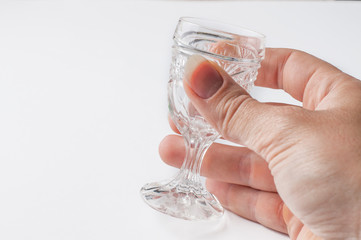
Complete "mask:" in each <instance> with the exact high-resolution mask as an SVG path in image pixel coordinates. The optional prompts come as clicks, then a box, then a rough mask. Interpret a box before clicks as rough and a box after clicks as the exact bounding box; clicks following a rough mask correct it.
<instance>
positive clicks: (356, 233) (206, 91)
mask: <svg viewBox="0 0 361 240" xmlns="http://www.w3.org/2000/svg"><path fill="white" fill-rule="evenodd" d="M210 83H213V84H210ZM256 84H257V85H259V86H263V87H269V88H281V89H284V90H285V91H286V92H288V93H289V94H290V95H291V96H292V97H294V98H295V99H297V100H299V101H302V102H303V107H297V106H291V105H283V104H282V105H281V104H280V105H278V104H267V103H260V102H257V101H256V100H254V99H252V98H251V97H250V96H249V95H248V94H247V93H246V92H245V91H244V90H243V89H242V88H241V87H240V86H239V85H237V84H236V83H235V82H234V81H233V79H232V78H231V77H230V76H229V75H228V74H227V73H226V72H225V71H224V70H222V69H221V68H220V67H219V66H217V65H216V64H214V63H211V62H208V61H206V60H205V59H203V58H202V57H200V56H192V57H191V58H190V60H189V61H188V63H187V67H186V78H185V81H184V88H185V91H186V93H187V95H188V97H189V98H190V100H191V101H192V103H193V105H194V107H195V108H196V109H197V110H198V112H199V113H200V114H201V115H202V116H204V117H205V118H206V120H207V121H208V122H209V123H210V124H211V125H212V126H213V127H214V128H215V129H216V130H217V131H218V132H219V133H220V134H221V135H222V136H223V137H224V138H225V139H226V140H229V141H232V142H235V143H238V144H241V145H244V146H245V147H235V146H228V145H222V144H213V145H212V146H211V147H210V149H209V150H208V152H207V154H206V156H205V159H204V160H203V165H202V169H201V174H202V175H204V176H206V177H207V188H208V189H209V190H210V191H211V192H212V193H213V194H215V195H216V196H217V197H218V199H219V200H220V202H221V203H222V205H223V206H224V207H225V208H227V209H229V210H230V211H233V212H235V213H236V214H238V215H240V216H242V217H245V218H248V219H250V220H253V221H256V222H259V223H261V224H263V225H264V226H266V227H269V228H272V229H275V230H277V231H280V232H284V233H288V234H289V235H290V237H291V239H299V240H301V239H320V238H324V239H360V238H361V104H360V103H361V101H360V100H361V82H360V81H358V80H357V79H355V78H353V77H351V76H349V75H347V74H345V73H343V72H341V71H340V70H338V69H337V68H335V67H333V66H332V65H330V64H328V63H326V62H324V61H322V60H320V59H318V58H315V57H313V56H311V55H309V54H306V53H304V52H300V51H296V50H290V49H267V51H266V57H265V60H264V61H263V63H262V67H261V68H260V70H259V75H258V80H257V81H256ZM212 86H218V88H215V87H212ZM184 154H185V153H184V145H183V140H182V138H181V137H180V136H168V137H166V138H165V139H164V140H163V141H162V143H161V145H160V155H161V157H162V159H163V160H164V161H165V162H166V163H168V164H170V165H173V166H176V167H180V166H181V164H182V161H183V158H184Z"/></svg>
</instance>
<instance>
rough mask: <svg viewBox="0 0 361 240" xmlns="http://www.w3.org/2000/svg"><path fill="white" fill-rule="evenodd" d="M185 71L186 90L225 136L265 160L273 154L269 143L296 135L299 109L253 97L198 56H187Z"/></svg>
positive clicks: (286, 144)
mask: <svg viewBox="0 0 361 240" xmlns="http://www.w3.org/2000/svg"><path fill="white" fill-rule="evenodd" d="M185 72H186V73H185V80H184V81H183V86H184V89H185V92H186V93H187V95H188V97H189V98H190V100H191V102H192V103H193V105H194V106H195V108H196V109H197V110H198V112H199V113H200V114H201V115H202V116H203V117H204V118H205V119H206V120H207V121H208V122H209V123H210V124H211V125H212V126H213V127H214V128H215V129H216V130H217V131H218V132H219V133H220V134H221V135H222V136H223V137H224V138H225V139H227V140H229V141H232V142H236V143H239V144H241V145H246V146H247V147H248V148H250V149H251V150H253V151H255V152H257V153H258V154H260V155H261V156H262V157H263V158H264V159H266V160H267V161H268V160H269V158H270V157H272V155H273V154H274V153H273V152H271V151H273V150H274V148H272V147H271V146H273V145H275V144H276V145H279V143H280V142H282V141H284V140H285V139H287V138H288V136H290V135H293V134H295V133H294V132H295V130H294V127H295V126H298V124H299V121H297V119H295V120H293V118H297V117H298V116H299V115H300V114H294V112H296V111H302V109H301V108H296V107H294V106H275V105H269V104H265V103H260V102H258V101H256V100H254V99H253V98H251V97H250V96H249V95H248V93H247V92H246V91H245V90H244V89H242V88H241V87H240V86H239V85H238V84H237V83H236V82H234V81H233V79H232V78H231V77H230V76H229V75H228V74H227V73H226V72H225V71H224V70H223V69H221V68H220V67H219V66H217V65H215V64H214V63H211V62H209V61H207V60H206V59H204V58H203V57H201V56H199V55H193V56H191V57H190V58H189V60H188V63H187V65H186V71H185ZM291 120H293V121H291ZM293 140H294V141H295V140H297V139H293ZM291 144H294V142H292V141H289V142H285V144H284V145H283V146H282V147H284V148H287V147H288V145H291ZM279 150H281V149H278V150H277V152H280V151H279Z"/></svg>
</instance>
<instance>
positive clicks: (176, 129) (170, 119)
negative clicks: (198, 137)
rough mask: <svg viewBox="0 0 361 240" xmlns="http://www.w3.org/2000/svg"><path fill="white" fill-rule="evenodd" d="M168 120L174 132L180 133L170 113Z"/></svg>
mask: <svg viewBox="0 0 361 240" xmlns="http://www.w3.org/2000/svg"><path fill="white" fill-rule="evenodd" d="M168 122H169V126H170V128H171V129H172V130H173V132H175V133H178V134H180V132H179V130H178V128H177V126H176V125H175V124H174V122H173V120H172V118H171V117H170V116H169V115H168Z"/></svg>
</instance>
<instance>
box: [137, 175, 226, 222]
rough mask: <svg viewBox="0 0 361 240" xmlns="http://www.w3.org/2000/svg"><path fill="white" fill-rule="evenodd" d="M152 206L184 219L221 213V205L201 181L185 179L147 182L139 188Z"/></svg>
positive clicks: (207, 216)
mask: <svg viewBox="0 0 361 240" xmlns="http://www.w3.org/2000/svg"><path fill="white" fill-rule="evenodd" d="M140 193H141V196H142V197H143V199H144V201H145V202H146V203H147V204H148V205H149V206H150V207H152V208H154V209H156V210H158V211H160V212H162V213H165V214H168V215H171V216H173V217H177V218H182V219H186V220H211V219H216V218H219V217H221V216H222V215H223V207H222V205H221V204H220V203H219V202H218V200H217V199H216V197H215V196H213V194H211V193H209V192H208V191H207V190H206V189H205V188H204V187H203V186H202V184H201V183H197V182H193V181H190V180H189V179H187V180H182V181H177V179H174V180H171V181H169V182H155V183H149V184H146V185H145V186H143V187H142V189H141V190H140Z"/></svg>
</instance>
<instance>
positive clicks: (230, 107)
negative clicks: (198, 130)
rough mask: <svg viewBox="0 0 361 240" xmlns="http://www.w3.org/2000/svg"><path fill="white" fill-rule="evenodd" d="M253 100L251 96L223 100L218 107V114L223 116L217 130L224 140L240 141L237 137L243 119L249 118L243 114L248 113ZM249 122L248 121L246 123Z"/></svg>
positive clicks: (231, 97)
mask: <svg viewBox="0 0 361 240" xmlns="http://www.w3.org/2000/svg"><path fill="white" fill-rule="evenodd" d="M251 101H253V99H252V98H251V97H250V96H249V95H238V96H230V97H228V98H223V100H222V101H221V102H220V103H219V104H218V106H217V108H218V109H217V112H219V113H220V114H221V116H219V118H220V119H221V121H220V122H219V124H218V126H217V128H218V130H219V131H220V132H221V134H222V135H223V137H224V138H226V139H228V140H234V141H237V140H239V139H238V137H237V135H238V133H239V132H240V131H241V128H242V125H243V124H241V123H242V119H243V118H244V117H247V115H246V114H242V112H248V109H249V108H250V107H249V103H250V102H251ZM245 122H247V121H245Z"/></svg>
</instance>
